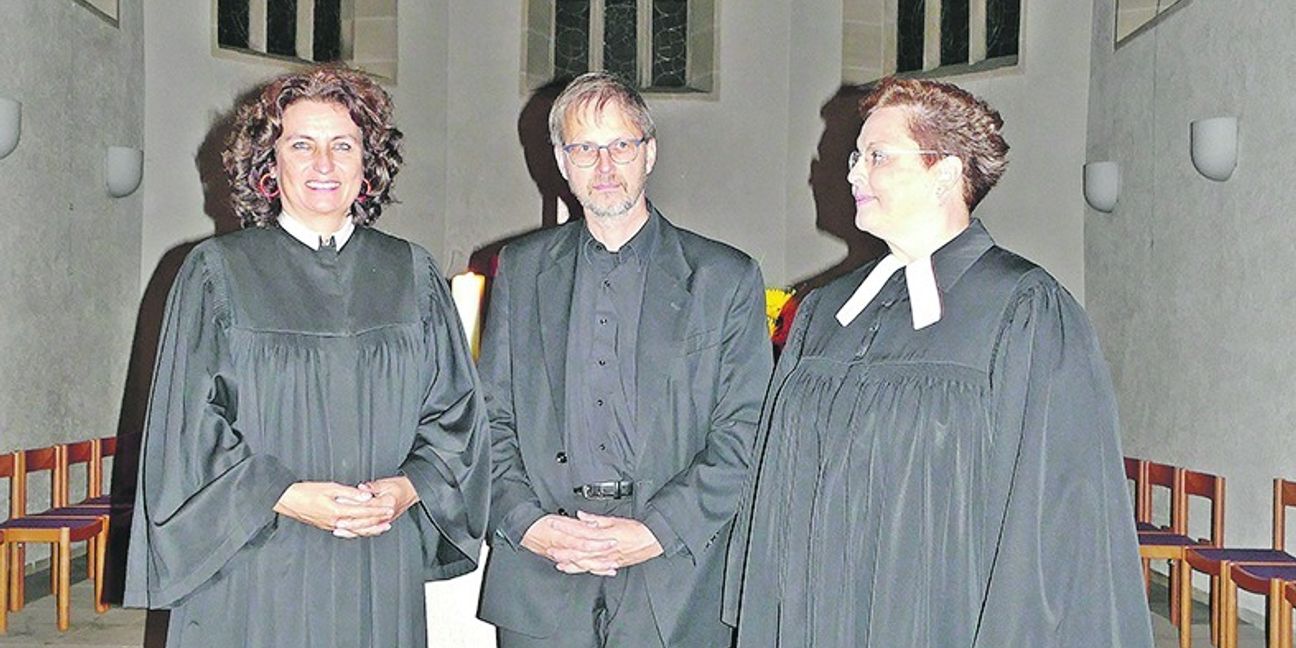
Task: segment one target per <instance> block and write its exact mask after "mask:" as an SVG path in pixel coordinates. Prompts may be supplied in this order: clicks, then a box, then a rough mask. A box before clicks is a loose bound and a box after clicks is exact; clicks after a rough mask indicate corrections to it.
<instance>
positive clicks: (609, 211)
mask: <svg viewBox="0 0 1296 648" xmlns="http://www.w3.org/2000/svg"><path fill="white" fill-rule="evenodd" d="M643 195H644V191H643V189H642V188H640V190H639V193H637V194H635V195H634V196H631V197H630V198H627V199H626V200H624V201H622V202H619V203H617V204H615V205H612V206H610V207H603V206H600V205H597V204H594V202H593V201H590V203H581V207H582V208H583V209H584V211H585V213H586V214H589V215H591V216H593V217H595V218H599V219H602V220H615V219H617V218H620V217H622V216H625V215H626V214H628V213H630V210H631V209H633V208H634V206H635V203H637V202H639V199H640V198H643Z"/></svg>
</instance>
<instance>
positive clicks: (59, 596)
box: [54, 529, 72, 632]
mask: <svg viewBox="0 0 1296 648" xmlns="http://www.w3.org/2000/svg"><path fill="white" fill-rule="evenodd" d="M58 544H59V550H58V557H59V560H58V587H57V588H55V590H54V602H55V604H56V605H57V606H58V629H59V632H66V631H67V629H68V616H69V612H70V610H71V607H72V606H71V601H70V598H71V597H70V596H69V592H68V590H70V589H71V582H70V581H71V580H72V578H71V577H72V560H71V558H72V549H71V546H70V545H71V542H70V541H69V540H68V531H67V529H63V530H62V533H61V534H60V535H59V542H58Z"/></svg>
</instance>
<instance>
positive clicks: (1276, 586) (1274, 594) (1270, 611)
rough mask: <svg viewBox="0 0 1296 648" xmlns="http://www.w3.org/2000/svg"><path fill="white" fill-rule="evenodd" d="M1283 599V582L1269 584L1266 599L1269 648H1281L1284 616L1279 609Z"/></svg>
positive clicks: (1267, 645)
mask: <svg viewBox="0 0 1296 648" xmlns="http://www.w3.org/2000/svg"><path fill="white" fill-rule="evenodd" d="M1281 598H1282V581H1280V580H1273V581H1270V582H1269V595H1268V596H1266V597H1265V617H1266V619H1265V626H1266V629H1267V632H1268V635H1266V636H1267V638H1266V640H1265V641H1266V643H1265V646H1266V647H1267V648H1281V646H1282V640H1281V639H1279V637H1281V636H1282V617H1280V616H1279V615H1280V614H1282V612H1281V610H1279V609H1278V608H1279V607H1280V606H1279V605H1278V600H1279V599H1281Z"/></svg>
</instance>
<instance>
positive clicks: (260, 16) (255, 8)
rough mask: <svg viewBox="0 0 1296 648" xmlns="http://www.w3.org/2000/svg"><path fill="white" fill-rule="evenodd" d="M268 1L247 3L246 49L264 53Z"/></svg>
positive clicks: (258, 0) (256, 0) (251, 0)
mask: <svg viewBox="0 0 1296 648" xmlns="http://www.w3.org/2000/svg"><path fill="white" fill-rule="evenodd" d="M267 4H268V0H249V1H248V49H250V50H253V51H257V52H262V53H264V52H265V51H266V17H267V16H268V15H269V14H268V12H267V8H266V7H267Z"/></svg>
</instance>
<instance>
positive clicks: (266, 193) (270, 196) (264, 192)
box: [257, 173, 279, 200]
mask: <svg viewBox="0 0 1296 648" xmlns="http://www.w3.org/2000/svg"><path fill="white" fill-rule="evenodd" d="M267 180H275V177H274V174H271V173H267V174H265V175H263V176H261V180H260V181H259V182H257V189H258V190H260V191H261V197H263V198H265V199H266V200H274V199H275V198H278V197H279V187H278V186H276V187H275V188H274V192H273V193H272V192H271V191H270V190H269V189H266V181H267Z"/></svg>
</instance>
